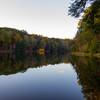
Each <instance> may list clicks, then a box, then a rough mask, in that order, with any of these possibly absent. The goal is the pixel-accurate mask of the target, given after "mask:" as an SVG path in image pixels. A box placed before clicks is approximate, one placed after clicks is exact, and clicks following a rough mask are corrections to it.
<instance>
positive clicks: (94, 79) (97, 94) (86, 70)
mask: <svg viewBox="0 0 100 100" xmlns="http://www.w3.org/2000/svg"><path fill="white" fill-rule="evenodd" d="M72 64H73V66H74V69H75V70H76V72H77V75H78V79H79V81H78V84H79V85H81V86H82V93H83V94H84V98H85V99H86V100H100V59H97V58H94V57H91V58H86V57H75V56H73V60H72Z"/></svg>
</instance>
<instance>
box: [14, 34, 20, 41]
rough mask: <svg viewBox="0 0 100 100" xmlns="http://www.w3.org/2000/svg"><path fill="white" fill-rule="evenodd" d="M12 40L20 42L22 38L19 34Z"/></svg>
mask: <svg viewBox="0 0 100 100" xmlns="http://www.w3.org/2000/svg"><path fill="white" fill-rule="evenodd" d="M13 38H14V39H15V40H18V41H22V38H21V36H20V35H19V34H16V35H15V36H14V37H13Z"/></svg>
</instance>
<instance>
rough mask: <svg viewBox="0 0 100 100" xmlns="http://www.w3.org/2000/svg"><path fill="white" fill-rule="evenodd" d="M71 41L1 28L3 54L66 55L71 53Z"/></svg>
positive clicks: (0, 38)
mask: <svg viewBox="0 0 100 100" xmlns="http://www.w3.org/2000/svg"><path fill="white" fill-rule="evenodd" d="M70 41H71V40H69V39H58V38H48V37H43V36H41V35H36V34H28V33H27V32H26V31H24V30H17V29H12V28H0V51H1V52H4V51H5V52H17V53H18V52H24V53H40V54H44V53H64V52H67V51H69V50H70V49H69V45H70Z"/></svg>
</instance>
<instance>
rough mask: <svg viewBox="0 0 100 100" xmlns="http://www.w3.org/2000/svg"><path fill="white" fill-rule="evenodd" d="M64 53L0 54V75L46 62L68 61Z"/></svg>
mask: <svg viewBox="0 0 100 100" xmlns="http://www.w3.org/2000/svg"><path fill="white" fill-rule="evenodd" d="M68 62H69V56H66V55H33V56H26V55H24V54H23V55H22V54H17V55H15V54H0V75H10V74H15V73H17V72H25V71H26V70H27V69H28V68H37V67H42V66H44V65H48V64H52V65H54V64H59V63H68Z"/></svg>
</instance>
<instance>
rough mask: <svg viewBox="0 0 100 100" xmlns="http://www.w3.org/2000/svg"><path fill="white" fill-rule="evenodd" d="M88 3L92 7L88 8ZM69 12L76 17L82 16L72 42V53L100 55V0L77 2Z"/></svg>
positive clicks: (77, 0)
mask: <svg viewBox="0 0 100 100" xmlns="http://www.w3.org/2000/svg"><path fill="white" fill-rule="evenodd" d="M87 2H89V5H90V6H86V4H87ZM69 12H70V15H72V16H75V17H79V15H81V16H82V17H81V18H80V21H79V23H78V31H77V34H76V36H75V38H74V40H73V41H72V51H74V52H86V53H91V54H93V53H100V0H76V2H73V3H72V6H71V7H70V10H69ZM82 12H84V13H83V14H81V13H82Z"/></svg>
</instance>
